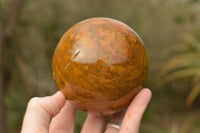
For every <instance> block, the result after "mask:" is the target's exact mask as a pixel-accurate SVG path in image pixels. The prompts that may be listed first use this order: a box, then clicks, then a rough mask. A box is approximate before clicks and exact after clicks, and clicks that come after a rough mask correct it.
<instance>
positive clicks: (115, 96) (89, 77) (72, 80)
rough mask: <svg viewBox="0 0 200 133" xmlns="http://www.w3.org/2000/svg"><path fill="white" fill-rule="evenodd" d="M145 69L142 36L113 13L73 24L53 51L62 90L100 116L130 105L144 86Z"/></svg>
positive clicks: (85, 109) (59, 85)
mask: <svg viewBox="0 0 200 133" xmlns="http://www.w3.org/2000/svg"><path fill="white" fill-rule="evenodd" d="M147 74H148V57H147V53H146V50H145V47H144V45H143V42H142V40H141V39H140V37H139V36H138V35H137V33H136V32H135V31H134V30H133V29H131V28H130V27H129V26H127V25H126V24H124V23H122V22H120V21H117V20H114V19H110V18H90V19H87V20H84V21H81V22H79V23H78V24H76V25H74V26H73V27H71V28H70V29H69V30H68V31H67V32H66V33H65V34H64V35H63V36H62V38H61V39H60V41H59V43H58V45H57V47H56V49H55V52H54V56H53V77H54V80H55V82H56V85H57V87H58V89H59V90H61V91H62V92H63V93H64V95H65V96H66V98H67V99H68V100H70V101H71V102H72V103H73V104H74V105H75V106H76V107H77V108H78V109H80V110H84V111H88V112H91V113H95V114H99V115H109V114H111V113H114V112H117V111H121V110H123V109H124V108H126V107H127V106H128V105H129V103H130V102H131V101H132V99H133V98H134V96H135V95H136V94H137V93H138V92H139V91H140V90H141V89H142V88H143V86H144V83H145V80H146V78H147Z"/></svg>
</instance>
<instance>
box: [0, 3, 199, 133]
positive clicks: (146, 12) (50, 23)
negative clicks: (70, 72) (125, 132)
mask: <svg viewBox="0 0 200 133" xmlns="http://www.w3.org/2000/svg"><path fill="white" fill-rule="evenodd" d="M90 17H111V18H114V19H117V20H120V21H122V22H124V23H126V24H128V25H129V26H130V27H132V28H133V29H134V30H135V31H136V32H137V33H138V34H139V35H140V37H141V38H142V39H143V41H144V44H145V47H146V49H147V51H148V55H149V62H150V71H149V76H148V81H147V83H146V86H145V87H148V88H150V89H151V90H152V92H153V98H152V100H151V103H150V105H149V107H148V109H147V111H146V112H145V115H144V117H143V120H142V124H141V129H140V132H141V133H199V132H200V96H199V93H200V0H167V1H166V0H126V1H123V0H109V1H108V0H95V1H94V0H0V132H1V133H17V132H20V128H21V125H22V119H23V116H24V112H25V109H26V105H27V102H28V101H29V99H30V98H31V97H34V96H46V95H51V94H53V93H55V92H56V91H57V87H56V85H55V83H54V81H53V78H52V70H51V63H52V56H53V52H54V49H55V47H56V45H57V42H58V41H59V39H60V37H61V36H62V34H64V33H65V31H66V30H68V29H69V28H70V27H71V26H72V25H74V24H76V23H77V22H79V21H81V20H83V19H87V18H90ZM85 118H86V114H85V113H83V112H80V111H79V112H78V113H77V116H76V125H75V126H76V127H75V133H79V132H80V129H81V126H82V123H83V122H84V120H85Z"/></svg>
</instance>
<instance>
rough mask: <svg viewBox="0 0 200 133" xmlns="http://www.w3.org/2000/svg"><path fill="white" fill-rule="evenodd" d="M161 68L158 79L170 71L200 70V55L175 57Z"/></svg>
mask: <svg viewBox="0 0 200 133" xmlns="http://www.w3.org/2000/svg"><path fill="white" fill-rule="evenodd" d="M162 66H163V67H161V68H162V70H161V71H160V72H159V76H160V77H163V76H164V75H166V74H168V73H170V72H171V71H175V70H179V69H183V68H186V67H188V68H190V67H199V69H200V55H193V54H187V55H181V56H177V57H174V58H172V59H171V60H170V61H168V62H166V63H164V64H162Z"/></svg>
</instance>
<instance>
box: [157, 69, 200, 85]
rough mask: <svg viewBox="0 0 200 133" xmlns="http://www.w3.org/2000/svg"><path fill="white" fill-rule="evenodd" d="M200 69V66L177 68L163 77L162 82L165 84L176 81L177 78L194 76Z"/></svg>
mask: <svg viewBox="0 0 200 133" xmlns="http://www.w3.org/2000/svg"><path fill="white" fill-rule="evenodd" d="M198 71H199V68H189V69H183V70H177V71H174V72H172V73H170V74H169V75H167V76H166V77H164V78H163V82H162V83H161V84H163V85H165V84H166V83H168V82H171V81H174V80H176V79H181V78H186V77H193V76H194V75H195V74H196V73H197V72H198Z"/></svg>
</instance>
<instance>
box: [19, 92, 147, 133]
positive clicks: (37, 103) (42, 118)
mask: <svg viewBox="0 0 200 133" xmlns="http://www.w3.org/2000/svg"><path fill="white" fill-rule="evenodd" d="M150 99H151V91H150V90H149V89H143V90H142V91H141V92H140V93H139V94H138V95H137V96H136V97H135V98H134V99H133V101H132V102H131V104H130V105H129V107H128V109H127V110H126V111H123V112H120V113H116V114H114V115H113V118H112V120H111V121H113V122H116V123H121V128H120V130H119V129H117V128H114V127H112V126H106V123H107V120H108V119H107V117H105V116H95V115H93V114H90V113H89V114H88V117H87V119H86V121H85V123H84V125H83V128H82V131H81V132H82V133H102V132H104V131H105V133H116V132H119V133H138V131H139V127H140V121H141V119H142V116H143V113H144V111H145V109H146V107H147V105H148V103H149V101H150ZM76 111H77V109H76V108H75V107H74V106H73V104H71V103H70V102H69V101H68V100H66V99H65V96H64V95H63V93H62V92H60V91H58V92H57V93H56V94H54V95H53V96H47V97H42V98H32V99H31V100H30V102H29V103H28V107H27V110H26V113H25V117H24V121H23V125H22V130H21V133H49V132H50V133H73V131H74V119H75V115H76Z"/></svg>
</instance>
